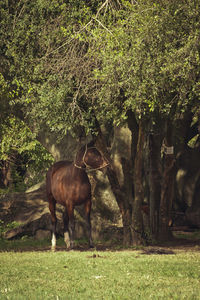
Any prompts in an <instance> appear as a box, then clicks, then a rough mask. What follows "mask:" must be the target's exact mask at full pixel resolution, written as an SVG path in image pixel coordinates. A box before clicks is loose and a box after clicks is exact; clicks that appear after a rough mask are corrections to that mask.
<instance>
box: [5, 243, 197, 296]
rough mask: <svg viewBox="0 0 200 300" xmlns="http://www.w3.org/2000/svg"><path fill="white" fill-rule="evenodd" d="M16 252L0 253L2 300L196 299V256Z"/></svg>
mask: <svg viewBox="0 0 200 300" xmlns="http://www.w3.org/2000/svg"><path fill="white" fill-rule="evenodd" d="M18 242H19V241H18ZM21 243H22V242H21ZM40 243H41V242H40ZM44 243H45V242H44ZM45 245H46V243H45ZM19 246H20V245H19V244H18V246H17V247H19ZM21 246H22V244H21ZM29 246H30V244H29ZM41 246H43V245H41ZM2 247H3V246H2ZM4 249H6V247H5V248H4ZM13 249H15V251H16V249H17V248H16V247H14V248H13ZM7 250H8V248H7ZM15 251H11V250H9V252H6V251H5V252H0V299H14V300H15V299H16V300H18V299H31V300H32V299H55V300H56V299H57V300H58V299H67V300H68V299H70V300H71V299H74V300H75V299H76V300H78V299H80V300H84V299H90V300H93V299H99V300H100V299H106V300H109V299H114V300H115V299H120V300H125V299H143V300H146V299H178V300H179V299H200V252H198V251H191V250H190V251H187V252H186V251H183V250H176V251H175V252H174V254H169V255H157V254H151V255H147V254H143V252H142V250H124V251H96V250H94V251H82V252H80V251H77V250H75V251H68V252H67V251H58V252H55V253H51V252H50V251H26V252H15Z"/></svg>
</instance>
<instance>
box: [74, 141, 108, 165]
mask: <svg viewBox="0 0 200 300" xmlns="http://www.w3.org/2000/svg"><path fill="white" fill-rule="evenodd" d="M108 164H109V163H108V161H107V160H106V159H105V157H104V156H103V154H102V153H101V152H100V151H99V150H98V149H97V148H96V147H95V146H90V145H85V146H83V147H82V148H81V150H80V151H79V153H78V154H77V158H76V164H75V166H76V167H80V168H85V167H86V168H89V169H93V170H99V169H103V168H104V167H106V166H107V165H108Z"/></svg>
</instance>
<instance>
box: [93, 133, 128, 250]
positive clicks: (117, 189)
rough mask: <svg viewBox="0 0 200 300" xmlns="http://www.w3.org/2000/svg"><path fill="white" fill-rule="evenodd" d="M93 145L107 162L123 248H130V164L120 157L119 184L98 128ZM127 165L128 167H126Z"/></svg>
mask: <svg viewBox="0 0 200 300" xmlns="http://www.w3.org/2000/svg"><path fill="white" fill-rule="evenodd" d="M95 145H96V146H97V148H98V149H100V151H102V153H103V154H104V156H105V158H106V159H107V160H108V162H109V166H108V167H107V173H106V174H107V176H108V180H109V183H110V186H111V189H112V192H113V194H114V196H115V199H116V202H117V204H118V207H119V209H120V212H121V215H122V224H123V244H124V245H125V246H130V245H131V242H132V235H131V221H132V220H131V216H132V207H131V203H132V189H131V188H130V186H131V181H132V178H131V175H130V169H131V168H130V162H129V163H128V160H127V159H123V158H122V157H120V165H121V168H122V172H123V177H124V178H125V180H124V182H119V178H118V175H119V174H117V172H116V168H115V166H114V162H113V160H111V158H110V154H109V153H108V151H107V147H106V143H105V140H104V136H103V135H102V132H101V129H100V128H99V133H98V137H97V139H96V142H95ZM128 165H129V167H128Z"/></svg>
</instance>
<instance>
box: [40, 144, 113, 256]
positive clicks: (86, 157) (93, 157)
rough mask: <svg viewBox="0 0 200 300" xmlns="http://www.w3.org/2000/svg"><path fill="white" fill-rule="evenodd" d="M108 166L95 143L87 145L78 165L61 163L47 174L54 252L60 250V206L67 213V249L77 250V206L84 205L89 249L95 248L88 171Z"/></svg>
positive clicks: (80, 153)
mask: <svg viewBox="0 0 200 300" xmlns="http://www.w3.org/2000/svg"><path fill="white" fill-rule="evenodd" d="M107 165H108V162H107V161H106V160H105V158H104V157H103V155H102V154H101V153H100V151H98V150H97V148H96V147H94V146H93V144H92V143H90V144H88V145H85V146H83V147H82V148H81V149H80V151H78V153H77V155H76V159H75V161H74V162H70V161H59V162H57V163H55V164H54V165H53V166H52V167H51V168H50V169H49V170H48V172H47V177H46V188H47V198H48V202H49V210H50V213H51V221H52V227H53V230H52V247H51V249H52V251H55V249H56V223H57V218H56V203H60V204H62V205H63V206H65V212H64V214H63V223H64V240H65V243H66V245H67V248H70V247H71V248H73V247H74V229H75V222H74V207H75V206H77V205H81V204H84V207H85V214H86V217H87V227H88V234H89V246H90V247H93V241H92V236H91V221H90V211H91V185H90V182H89V179H88V175H87V173H86V169H87V168H90V169H93V170H97V169H101V168H104V167H105V166H107Z"/></svg>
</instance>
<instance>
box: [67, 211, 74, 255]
mask: <svg viewBox="0 0 200 300" xmlns="http://www.w3.org/2000/svg"><path fill="white" fill-rule="evenodd" d="M68 216H69V236H70V248H72V249H73V248H74V231H75V221H74V209H73V208H70V209H68Z"/></svg>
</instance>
